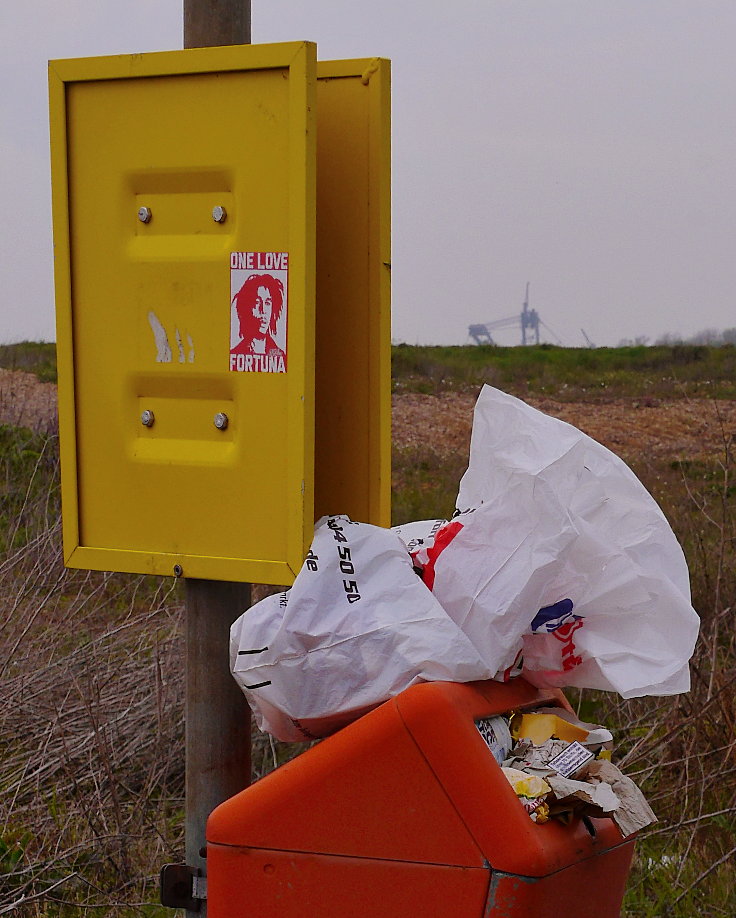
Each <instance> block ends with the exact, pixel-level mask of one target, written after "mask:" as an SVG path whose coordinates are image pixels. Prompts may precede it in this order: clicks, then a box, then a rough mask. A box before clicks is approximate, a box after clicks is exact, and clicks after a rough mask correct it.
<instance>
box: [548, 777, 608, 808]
mask: <svg viewBox="0 0 736 918" xmlns="http://www.w3.org/2000/svg"><path fill="white" fill-rule="evenodd" d="M544 780H545V781H546V782H547V784H549V786H550V787H551V788H552V793H553V794H554V795H555V798H556V799H557V800H577V801H579V802H580V803H587V804H589V805H590V806H595V807H597V808H598V809H599V810H600V811H601V812H602V813H603V814H604V815H605V816H614V819H615V818H616V817H615V815H614V813H615V811H616V810H617V809H618V808H619V807H620V805H621V803H620V801H619V798H618V797H617V796H616V794H615V793H614V792H613V789H612V788H611V786H610V785H609V784H607V783H604V782H601V783H596V784H588V783H587V781H574V780H573V779H572V778H563V776H562V775H559V774H555V773H554V772H552V773H550V774H549V775H546V776H545V779H544Z"/></svg>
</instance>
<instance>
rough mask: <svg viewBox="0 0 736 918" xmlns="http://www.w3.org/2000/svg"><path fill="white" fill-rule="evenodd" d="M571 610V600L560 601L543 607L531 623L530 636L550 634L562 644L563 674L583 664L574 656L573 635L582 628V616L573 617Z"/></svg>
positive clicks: (572, 604) (581, 659)
mask: <svg viewBox="0 0 736 918" xmlns="http://www.w3.org/2000/svg"><path fill="white" fill-rule="evenodd" d="M573 608H574V603H573V601H572V599H560V600H559V601H558V602H555V603H552V605H551V606H543V607H542V608H541V609H540V610H539V612H537V614H536V615H535V616H534V618H533V619H532V623H531V630H532V634H551V635H553V636H554V637H555V638H556V639H557V640H558V641H560V642H561V643H562V645H563V646H562V650H561V651H560V653H561V656H562V668H563V670H564V671H565V672H568V671H569V670H571V669H574V668H575V667H576V666H580V664H581V663H582V662H583V658H582V657H580V656H577V655H576V654H575V650H576V647H575V642H574V640H573V634H575V632H576V631H577V630H578V628H582V627H583V625H584V624H585V619H584V618H583V617H582V615H573V612H572V610H573Z"/></svg>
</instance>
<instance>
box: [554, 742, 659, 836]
mask: <svg viewBox="0 0 736 918" xmlns="http://www.w3.org/2000/svg"><path fill="white" fill-rule="evenodd" d="M588 779H589V780H598V781H600V782H602V783H601V785H599V786H603V783H605V784H607V785H608V786H610V787H611V789H612V790H613V793H614V794H615V795H616V797H618V799H619V801H620V806H619V807H618V808H617V809H616V810H615V811H614V812H613V813H611V815H612V816H613V819H614V821H615V823H616V825H617V826H618V827H619V829H620V830H621V834H622V835H623V836H624V838H626V837H627V836H629V835H633V833H634V832H638V831H639V830H640V829H643V828H645V827H646V826H649V825H651V824H652V823H654V822H656V821H657V817H656V816H655V815H654V811H653V810H652V808H651V807H650V806H649V804H648V803H647V801H646V798H645V797H644V794H642V792H641V791H640V790H639V788H638V787H637V786H636V784H634V782H633V781H632V780H631V778H627V777H626V775H625V774H623V772H621V771H620V769H618V768H617V767H616V766H615V765H614V764H613V763H612V762H607V761H605V759H598V760H596V761H595V762H592V763H591V764H590V765H589V766H588ZM547 780H548V781H549V779H547Z"/></svg>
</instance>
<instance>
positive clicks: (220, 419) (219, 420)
mask: <svg viewBox="0 0 736 918" xmlns="http://www.w3.org/2000/svg"><path fill="white" fill-rule="evenodd" d="M213 421H214V425H215V427H216V428H217V429H218V430H227V425H228V424H229V423H230V419H229V418H228V416H227V415H226V414H225V412H224V411H218V412H217V414H216V415H215V417H214V419H213Z"/></svg>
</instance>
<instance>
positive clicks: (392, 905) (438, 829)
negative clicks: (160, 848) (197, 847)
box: [207, 679, 634, 918]
mask: <svg viewBox="0 0 736 918" xmlns="http://www.w3.org/2000/svg"><path fill="white" fill-rule="evenodd" d="M549 705H558V706H559V705H562V706H564V707H566V708H568V709H569V706H568V705H567V702H566V701H565V699H564V696H563V695H562V694H561V693H559V692H556V691H552V690H541V689H536V688H534V687H532V686H531V685H529V684H528V683H527V682H525V681H524V680H523V679H516V680H514V681H513V682H510V683H507V684H502V683H498V682H476V683H469V684H459V683H451V682H432V683H425V684H422V685H416V686H413V687H412V688H410V689H407V690H406V691H405V692H402V693H401V694H400V695H398V696H397V697H396V698H393V699H392V700H390V701H387V702H386V703H385V704H383V705H381V706H380V707H378V708H376V709H375V710H374V711H372V712H371V713H370V714H367V715H366V716H364V717H362V718H361V719H360V720H357V721H355V722H354V723H352V724H350V725H349V726H347V727H345V728H344V729H343V730H341V731H340V732H339V733H336V734H335V735H334V736H331V737H329V738H327V739H325V740H324V741H323V742H321V743H320V744H318V745H316V746H314V747H313V748H311V749H309V750H308V751H307V752H305V753H304V754H302V755H301V756H299V757H298V758H296V759H294V760H293V761H291V762H289V763H287V764H286V765H282V766H281V767H280V768H278V769H277V770H276V771H274V772H272V773H271V774H270V775H267V776H266V777H265V778H263V779H262V780H261V781H259V782H257V783H256V784H254V785H252V786H251V787H249V788H247V789H246V790H244V791H242V792H241V793H240V794H237V795H236V796H235V797H233V798H231V799H230V800H227V801H226V802H225V803H223V804H221V805H220V806H219V807H217V809H216V810H214V812H213V813H212V814H211V816H210V818H209V820H208V823H207V898H208V905H207V911H208V915H209V918H253V916H258V918H292V916H294V918H296V916H299V918H305V916H306V918H309V916H315V918H332V916H338V915H339V916H341V918H369V916H370V918H378V916H380V918H412V916H417V918H419V916H422V918H435V916H436V918H450V916H451V918H464V916H468V918H471V916H472V918H501V916H503V918H511V916H534V918H542V916H544V918H556V916H560V918H589V916H590V915H592V914H595V915H596V918H618V916H619V913H620V907H621V901H622V898H623V894H624V888H625V884H626V878H627V876H628V871H629V867H630V863H631V858H632V854H633V845H634V838H633V836H632V837H630V838H628V839H624V838H622V836H621V833H620V832H619V830H618V828H617V827H616V825H615V824H614V822H613V821H612V820H611V819H586V820H581V819H578V818H574V819H573V820H572V823H571V824H570V825H563V824H562V823H560V822H558V821H556V820H554V819H552V820H550V821H549V822H546V823H544V824H537V823H535V822H533V821H532V820H531V819H530V817H529V815H528V814H527V812H526V811H525V810H524V808H523V806H522V805H521V803H520V801H519V799H518V798H517V796H516V794H515V793H514V791H513V789H512V788H511V786H510V785H509V783H508V781H507V780H506V778H505V777H504V775H503V773H502V772H501V769H500V767H499V765H498V764H497V762H496V760H495V759H494V757H493V755H492V753H491V751H490V749H489V747H488V746H487V744H486V742H485V740H484V739H483V737H482V736H481V733H480V731H479V730H478V728H477V726H476V722H477V721H479V720H482V719H483V718H486V717H492V716H494V715H497V714H506V713H509V712H511V711H523V710H532V709H534V708H536V707H540V706H549Z"/></svg>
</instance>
